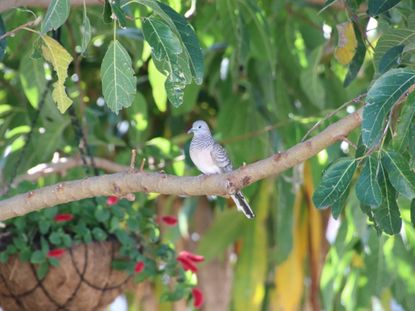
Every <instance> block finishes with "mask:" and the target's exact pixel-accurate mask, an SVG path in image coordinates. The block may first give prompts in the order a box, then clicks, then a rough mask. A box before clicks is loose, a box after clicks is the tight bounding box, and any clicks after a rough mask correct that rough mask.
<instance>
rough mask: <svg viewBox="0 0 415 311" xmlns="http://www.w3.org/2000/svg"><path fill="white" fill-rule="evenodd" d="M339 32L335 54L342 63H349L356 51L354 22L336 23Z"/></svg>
mask: <svg viewBox="0 0 415 311" xmlns="http://www.w3.org/2000/svg"><path fill="white" fill-rule="evenodd" d="M336 28H337V32H338V33H339V41H338V43H337V47H336V50H335V52H334V56H335V57H336V59H337V60H338V62H339V63H340V64H342V65H347V64H349V63H350V62H351V61H352V59H353V57H354V55H355V52H356V47H357V40H356V35H355V32H354V28H353V23H352V22H345V23H341V24H338V25H336Z"/></svg>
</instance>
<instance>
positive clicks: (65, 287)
mask: <svg viewBox="0 0 415 311" xmlns="http://www.w3.org/2000/svg"><path fill="white" fill-rule="evenodd" d="M117 249H118V244H117V243H116V242H110V241H108V242H101V243H98V242H96V243H91V244H79V245H76V246H74V247H72V248H71V249H68V251H67V252H65V254H64V255H62V256H61V257H60V258H59V262H60V265H59V267H50V269H49V272H48V274H47V275H46V277H45V278H44V279H42V280H39V279H38V278H37V277H36V268H35V266H34V265H33V264H31V263H28V262H21V261H19V260H18V259H17V258H16V257H12V258H11V259H10V260H9V261H8V262H7V263H6V264H1V265H0V306H1V307H2V308H3V310H4V311H25V310H27V311H52V310H67V311H72V310H73V311H80V310H82V311H89V310H91V311H92V310H97V311H101V310H103V309H104V307H106V306H107V305H108V304H110V303H111V302H112V301H113V300H114V299H115V298H116V297H117V296H118V295H119V294H120V293H121V292H122V291H123V290H124V289H125V287H126V286H127V283H128V281H129V279H130V277H129V276H128V275H127V273H125V272H122V271H118V270H114V269H112V267H111V262H112V260H113V258H114V256H115V255H116V253H117Z"/></svg>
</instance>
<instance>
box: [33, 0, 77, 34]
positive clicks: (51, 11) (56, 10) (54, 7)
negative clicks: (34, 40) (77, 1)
mask: <svg viewBox="0 0 415 311" xmlns="http://www.w3.org/2000/svg"><path fill="white" fill-rule="evenodd" d="M69 10H70V5H69V0H52V1H51V3H50V4H49V7H48V11H47V12H46V15H45V18H44V19H43V22H42V26H41V28H40V29H41V32H42V34H46V33H47V32H48V31H50V30H52V29H54V30H56V29H58V28H59V27H60V26H62V25H63V23H65V21H66V20H67V18H68V16H69Z"/></svg>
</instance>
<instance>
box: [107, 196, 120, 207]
mask: <svg viewBox="0 0 415 311" xmlns="http://www.w3.org/2000/svg"><path fill="white" fill-rule="evenodd" d="M119 200H120V199H119V198H118V197H116V196H115V195H110V196H109V197H108V198H107V204H108V205H115V204H117V203H118V201H119Z"/></svg>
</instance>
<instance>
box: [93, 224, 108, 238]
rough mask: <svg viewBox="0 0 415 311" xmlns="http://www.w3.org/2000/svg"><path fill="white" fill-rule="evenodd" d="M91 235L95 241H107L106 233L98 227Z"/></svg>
mask: <svg viewBox="0 0 415 311" xmlns="http://www.w3.org/2000/svg"><path fill="white" fill-rule="evenodd" d="M92 235H93V236H94V239H95V240H97V241H105V240H106V239H107V236H108V235H107V233H106V232H105V231H104V230H102V229H101V228H99V227H95V228H94V229H92Z"/></svg>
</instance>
